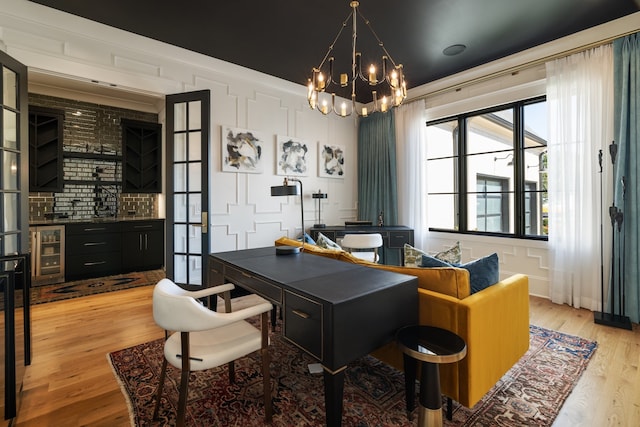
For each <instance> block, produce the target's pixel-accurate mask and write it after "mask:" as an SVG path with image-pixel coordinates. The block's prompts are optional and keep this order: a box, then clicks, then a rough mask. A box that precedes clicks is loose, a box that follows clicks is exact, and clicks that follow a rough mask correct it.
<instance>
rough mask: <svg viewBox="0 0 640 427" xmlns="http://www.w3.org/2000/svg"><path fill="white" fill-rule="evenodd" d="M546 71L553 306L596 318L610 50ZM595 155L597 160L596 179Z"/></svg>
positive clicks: (609, 133) (607, 168) (607, 162)
mask: <svg viewBox="0 0 640 427" xmlns="http://www.w3.org/2000/svg"><path fill="white" fill-rule="evenodd" d="M546 69H547V105H548V111H549V140H548V149H549V156H548V171H549V172H548V178H549V182H548V184H549V249H550V254H549V258H550V268H551V271H550V295H551V300H552V301H553V302H555V303H566V304H570V305H572V306H574V307H584V308H588V309H590V310H600V309H601V305H600V299H601V290H600V286H601V281H600V277H601V255H600V251H601V244H602V243H601V237H600V236H601V233H605V239H604V244H605V248H604V253H605V255H604V263H605V264H604V265H605V268H604V269H603V270H604V283H605V284H606V283H607V278H608V264H609V262H608V260H607V258H608V255H607V254H609V249H608V248H610V246H611V244H610V239H609V238H607V237H606V236H610V235H611V234H610V231H609V229H610V228H611V225H610V222H609V218H608V216H607V217H605V218H604V226H603V227H602V226H601V221H602V220H603V218H602V211H606V210H607V209H608V208H607V207H608V206H609V205H610V204H611V202H610V201H611V194H610V193H611V181H610V176H611V174H612V172H613V168H612V167H611V158H610V156H609V149H608V146H609V144H610V143H611V141H612V139H613V53H612V47H611V45H604V46H600V47H598V48H595V49H590V50H588V51H585V52H581V53H577V54H574V55H571V56H568V57H565V58H561V59H557V60H554V61H551V62H548V63H547V64H546ZM599 150H602V153H603V157H602V164H603V172H602V174H601V173H600V166H599V163H600V162H599V160H598V157H599ZM601 175H602V176H601ZM601 178H602V180H603V181H604V184H603V186H602V187H603V192H604V203H603V204H604V209H602V210H601V202H600V200H601V198H600V188H601V185H600V182H601ZM607 183H609V184H607ZM606 212H608V211H606ZM607 243H609V244H608V245H607ZM605 295H606V294H605Z"/></svg>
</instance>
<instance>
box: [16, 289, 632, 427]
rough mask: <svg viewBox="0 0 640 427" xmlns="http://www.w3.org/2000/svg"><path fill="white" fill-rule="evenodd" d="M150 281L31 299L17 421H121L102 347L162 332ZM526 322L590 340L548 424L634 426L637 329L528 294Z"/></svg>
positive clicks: (121, 403)
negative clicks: (29, 353) (581, 368)
mask: <svg viewBox="0 0 640 427" xmlns="http://www.w3.org/2000/svg"><path fill="white" fill-rule="evenodd" d="M152 289H153V287H152V286H146V287H141V288H136V289H129V290H123V291H118V292H111V293H106V294H101V295H94V296H88V297H83V298H77V299H73V300H66V301H60V302H53V303H47V304H40V305H36V306H33V353H34V354H33V360H32V364H31V366H30V367H28V368H27V375H26V378H25V384H24V395H23V401H22V406H21V408H20V410H19V414H18V418H17V426H19V427H31V426H34V427H35V426H38V427H42V426H56V427H61V426H89V425H90V426H109V427H113V426H128V425H129V415H128V410H127V406H126V403H125V400H124V397H123V395H122V392H121V391H120V387H119V385H118V383H117V382H116V379H115V377H114V375H113V373H112V371H111V367H110V366H109V363H108V362H107V357H106V355H107V353H109V352H111V351H114V350H119V349H121V348H125V347H129V346H132V345H135V344H139V343H143V342H146V341H150V340H153V339H156V338H160V337H162V336H163V332H162V331H161V330H160V329H159V328H158V327H157V326H156V325H155V324H154V322H153V319H152V314H151V293H152ZM530 307H531V310H530V317H531V323H532V324H535V325H538V326H542V327H545V328H549V329H553V330H557V331H561V332H565V333H569V334H573V335H578V336H581V337H584V338H588V339H591V340H595V341H597V342H598V349H597V351H596V354H595V356H594V358H593V359H592V360H591V363H590V364H589V367H588V368H587V370H586V372H585V374H584V375H583V376H582V378H581V379H580V381H579V383H578V385H577V387H576V388H575V389H574V391H573V393H572V394H571V396H570V397H569V399H568V400H567V402H566V404H565V405H564V407H563V409H562V411H561V413H560V415H559V417H558V418H557V420H556V423H555V425H556V426H598V427H600V426H625V427H626V426H629V427H632V426H638V425H640V424H639V423H640V374H639V372H638V365H639V362H640V329H639V328H638V325H634V330H633V331H625V330H621V329H616V328H611V327H606V326H601V325H596V324H594V322H593V314H592V313H591V312H590V311H587V310H577V309H573V308H570V307H568V306H564V305H557V304H552V303H550V302H549V301H547V300H545V299H542V298H536V297H531V304H530Z"/></svg>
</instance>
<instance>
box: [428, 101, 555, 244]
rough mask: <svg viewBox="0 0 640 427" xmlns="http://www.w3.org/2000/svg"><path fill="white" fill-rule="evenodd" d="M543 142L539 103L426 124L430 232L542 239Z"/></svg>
mask: <svg viewBox="0 0 640 427" xmlns="http://www.w3.org/2000/svg"><path fill="white" fill-rule="evenodd" d="M546 138H547V106H546V100H545V99H544V98H536V99H532V100H527V101H520V102H516V103H513V104H509V105H505V106H501V107H497V108H493V109H490V110H483V111H478V112H473V113H468V114H463V115H460V116H456V117H450V118H447V119H444V120H438V121H434V122H429V123H427V173H426V176H427V188H428V200H427V206H428V210H429V213H428V215H429V228H430V229H431V230H443V231H458V232H465V233H479V234H492V235H494V234H495V235H508V236H509V237H530V238H546V236H547V234H548V224H547V222H546V221H547V205H548V203H547V201H548V199H547V177H546V164H547V141H546Z"/></svg>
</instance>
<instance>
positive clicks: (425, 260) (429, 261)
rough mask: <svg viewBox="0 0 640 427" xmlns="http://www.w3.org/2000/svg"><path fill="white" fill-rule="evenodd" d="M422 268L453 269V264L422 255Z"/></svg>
mask: <svg viewBox="0 0 640 427" xmlns="http://www.w3.org/2000/svg"><path fill="white" fill-rule="evenodd" d="M421 266H422V267H453V264H449V263H448V262H445V261H442V260H439V259H438V258H436V257H432V256H431V255H426V254H425V255H422V264H421Z"/></svg>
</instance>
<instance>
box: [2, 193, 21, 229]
mask: <svg viewBox="0 0 640 427" xmlns="http://www.w3.org/2000/svg"><path fill="white" fill-rule="evenodd" d="M4 206H10V207H11V208H12V209H5V211H4V230H3V231H19V228H18V209H17V207H18V206H19V205H18V195H17V194H16V193H10V194H5V195H4Z"/></svg>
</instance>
